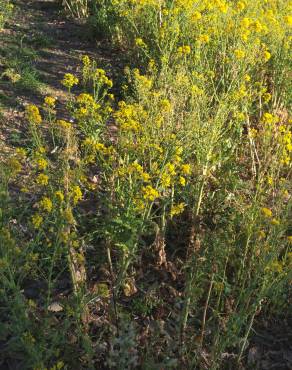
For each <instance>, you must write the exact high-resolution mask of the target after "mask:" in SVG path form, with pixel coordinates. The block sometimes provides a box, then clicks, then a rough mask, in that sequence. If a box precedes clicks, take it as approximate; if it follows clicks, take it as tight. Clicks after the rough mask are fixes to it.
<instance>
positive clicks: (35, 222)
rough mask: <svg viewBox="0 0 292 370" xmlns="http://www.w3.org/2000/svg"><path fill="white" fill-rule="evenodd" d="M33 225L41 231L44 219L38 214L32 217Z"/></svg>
mask: <svg viewBox="0 0 292 370" xmlns="http://www.w3.org/2000/svg"><path fill="white" fill-rule="evenodd" d="M31 221H32V224H33V226H34V228H35V229H39V228H40V226H41V224H42V223H43V217H42V216H41V215H39V214H38V213H36V214H35V215H33V216H32V218H31Z"/></svg>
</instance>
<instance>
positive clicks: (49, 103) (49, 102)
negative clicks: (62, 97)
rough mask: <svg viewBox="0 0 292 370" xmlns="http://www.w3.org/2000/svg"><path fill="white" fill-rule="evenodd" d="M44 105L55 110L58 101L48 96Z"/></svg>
mask: <svg viewBox="0 0 292 370" xmlns="http://www.w3.org/2000/svg"><path fill="white" fill-rule="evenodd" d="M44 103H45V105H46V106H47V107H49V108H54V107H55V104H56V99H55V98H53V97H51V96H46V97H45V100H44Z"/></svg>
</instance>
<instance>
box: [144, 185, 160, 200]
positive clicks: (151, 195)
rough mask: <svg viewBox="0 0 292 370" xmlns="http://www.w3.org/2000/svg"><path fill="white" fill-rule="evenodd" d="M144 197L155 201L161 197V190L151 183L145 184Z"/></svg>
mask: <svg viewBox="0 0 292 370" xmlns="http://www.w3.org/2000/svg"><path fill="white" fill-rule="evenodd" d="M142 192H143V198H144V199H146V200H150V201H151V202H153V201H154V200H155V199H156V198H158V197H159V192H158V191H157V190H156V189H154V188H153V187H152V186H151V185H147V186H144V187H143V188H142Z"/></svg>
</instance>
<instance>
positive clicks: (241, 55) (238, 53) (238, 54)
mask: <svg viewBox="0 0 292 370" xmlns="http://www.w3.org/2000/svg"><path fill="white" fill-rule="evenodd" d="M234 55H235V57H236V58H237V59H243V58H244V57H245V52H244V51H243V50H241V49H235V50H234Z"/></svg>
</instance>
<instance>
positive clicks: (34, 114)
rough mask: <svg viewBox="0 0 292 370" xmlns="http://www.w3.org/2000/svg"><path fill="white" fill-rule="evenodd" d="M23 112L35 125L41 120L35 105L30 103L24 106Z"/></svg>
mask: <svg viewBox="0 0 292 370" xmlns="http://www.w3.org/2000/svg"><path fill="white" fill-rule="evenodd" d="M25 114H26V118H27V120H28V121H29V122H30V123H32V124H35V125H39V124H40V123H41V122H42V117H41V115H40V111H39V108H38V107H37V106H36V105H33V104H30V105H28V106H26V108H25Z"/></svg>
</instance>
